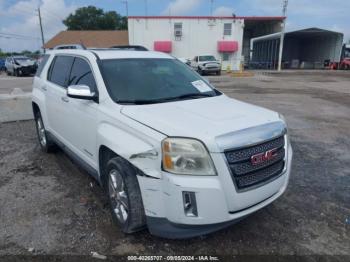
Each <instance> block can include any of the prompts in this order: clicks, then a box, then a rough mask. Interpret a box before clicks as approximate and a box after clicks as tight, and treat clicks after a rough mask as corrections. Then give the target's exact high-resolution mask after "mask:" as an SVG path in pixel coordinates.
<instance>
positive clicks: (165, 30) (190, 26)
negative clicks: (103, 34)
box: [128, 18, 244, 70]
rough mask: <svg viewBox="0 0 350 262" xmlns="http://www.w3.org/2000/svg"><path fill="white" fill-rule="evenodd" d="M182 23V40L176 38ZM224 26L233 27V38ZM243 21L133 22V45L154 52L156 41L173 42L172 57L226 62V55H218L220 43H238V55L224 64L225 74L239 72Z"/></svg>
mask: <svg viewBox="0 0 350 262" xmlns="http://www.w3.org/2000/svg"><path fill="white" fill-rule="evenodd" d="M175 23H182V37H181V38H176V37H175V36H174V24H175ZM224 23H232V34H231V36H224ZM243 28H244V20H243V19H234V18H232V19H226V18H225V19H205V18H201V19H183V18H162V19H159V18H147V19H145V18H129V19H128V30H129V43H130V44H131V45H143V46H145V47H147V48H148V49H149V50H153V45H154V41H171V42H172V52H171V55H173V56H175V57H178V58H180V57H181V58H189V59H193V58H194V56H196V55H201V54H207V55H214V56H215V57H216V59H218V60H220V61H222V59H223V54H222V53H219V52H218V51H217V42H218V41H220V40H232V41H237V42H238V51H236V52H234V53H230V55H229V61H222V67H223V69H224V70H225V69H226V68H227V66H230V67H231V69H232V70H239V68H240V62H241V58H242V57H241V56H242V42H243Z"/></svg>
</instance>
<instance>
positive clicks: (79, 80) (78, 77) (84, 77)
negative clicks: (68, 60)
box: [68, 57, 97, 91]
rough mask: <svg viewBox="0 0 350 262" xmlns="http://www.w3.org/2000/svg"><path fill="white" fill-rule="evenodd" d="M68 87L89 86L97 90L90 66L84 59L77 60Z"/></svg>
mask: <svg viewBox="0 0 350 262" xmlns="http://www.w3.org/2000/svg"><path fill="white" fill-rule="evenodd" d="M68 85H87V86H88V87H90V88H91V89H92V90H95V91H96V90H97V89H96V82H95V79H94V75H93V74H92V72H91V68H90V65H89V64H88V62H86V61H85V60H84V59H82V58H78V57H77V58H75V60H74V63H73V67H72V71H71V74H70V79H69V83H68Z"/></svg>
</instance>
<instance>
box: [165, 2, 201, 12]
mask: <svg viewBox="0 0 350 262" xmlns="http://www.w3.org/2000/svg"><path fill="white" fill-rule="evenodd" d="M201 1H202V0H175V1H172V2H170V3H169V4H168V6H167V7H166V8H165V9H164V10H163V12H162V14H163V15H169V14H170V15H185V14H188V13H189V12H191V11H192V10H194V9H195V8H197V7H198V6H199V4H200V3H201Z"/></svg>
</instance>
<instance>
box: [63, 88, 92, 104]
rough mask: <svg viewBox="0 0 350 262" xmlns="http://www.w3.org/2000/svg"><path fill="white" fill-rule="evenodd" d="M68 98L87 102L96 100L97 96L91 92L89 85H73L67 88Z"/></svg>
mask: <svg viewBox="0 0 350 262" xmlns="http://www.w3.org/2000/svg"><path fill="white" fill-rule="evenodd" d="M67 96H68V97H71V98H78V99H85V100H94V101H95V100H96V98H97V95H96V93H95V92H93V91H91V89H90V87H88V86H87V85H71V86H68V88H67Z"/></svg>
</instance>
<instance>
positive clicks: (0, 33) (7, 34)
mask: <svg viewBox="0 0 350 262" xmlns="http://www.w3.org/2000/svg"><path fill="white" fill-rule="evenodd" d="M0 35H3V36H8V37H20V38H31V39H40V38H39V37H34V36H29V35H21V34H12V33H4V32H0Z"/></svg>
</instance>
